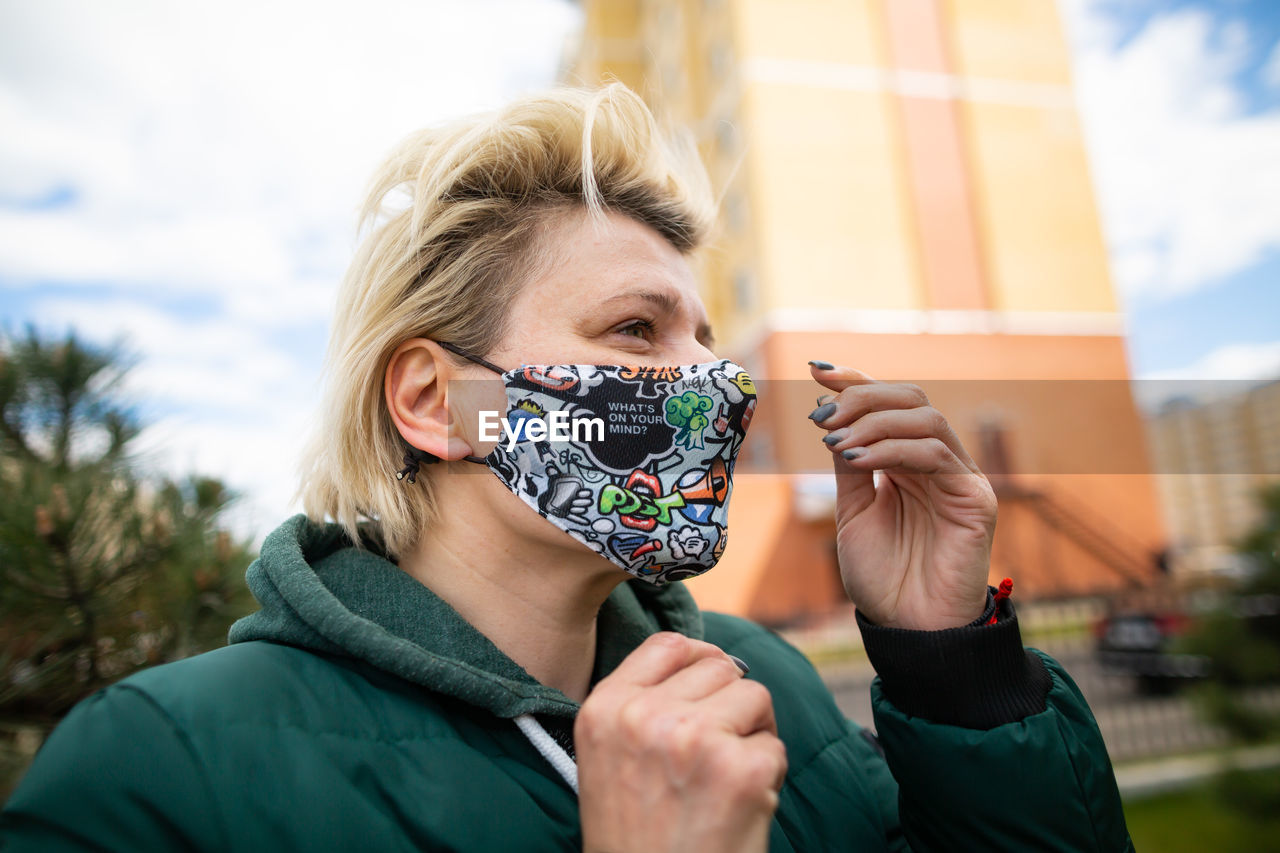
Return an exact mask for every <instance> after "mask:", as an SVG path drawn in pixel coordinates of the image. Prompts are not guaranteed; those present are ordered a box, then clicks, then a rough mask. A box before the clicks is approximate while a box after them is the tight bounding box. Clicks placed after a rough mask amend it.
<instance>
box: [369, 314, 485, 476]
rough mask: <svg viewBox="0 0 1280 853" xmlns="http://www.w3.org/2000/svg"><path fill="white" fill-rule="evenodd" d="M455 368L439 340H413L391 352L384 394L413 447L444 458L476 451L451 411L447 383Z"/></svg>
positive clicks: (457, 456) (403, 433) (400, 430)
mask: <svg viewBox="0 0 1280 853" xmlns="http://www.w3.org/2000/svg"><path fill="white" fill-rule="evenodd" d="M457 378H458V373H457V369H456V368H455V367H454V366H453V364H452V363H451V362H450V361H449V359H448V357H447V355H446V353H445V351H444V349H443V348H442V347H441V346H440V345H439V344H437V343H436V342H435V341H432V340H428V339H426V338H412V339H410V340H407V341H405V342H404V343H402V344H401V345H400V346H399V347H397V348H396V350H395V352H393V353H392V354H391V359H390V361H388V362H387V372H386V376H385V383H384V388H383V391H384V393H385V395H386V399H387V409H388V410H389V411H390V412H391V421H392V423H394V424H395V425H396V429H397V430H398V431H399V432H400V435H401V437H402V438H404V440H405V441H407V442H408V443H409V444H410V445H412V446H413V447H416V448H418V449H419V450H425V451H426V452H427V453H430V454H432V455H433V456H437V457H439V458H440V459H448V460H456V459H461V458H463V457H464V456H468V455H470V454H471V453H472V448H471V445H470V444H469V443H468V442H467V440H466V438H465V437H464V436H463V435H462V434H461V431H460V430H458V429H457V428H456V426H455V424H454V423H453V418H452V416H451V415H450V412H449V391H448V389H449V380H450V379H457Z"/></svg>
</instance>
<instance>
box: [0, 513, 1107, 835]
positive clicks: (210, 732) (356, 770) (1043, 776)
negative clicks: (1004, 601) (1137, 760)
mask: <svg viewBox="0 0 1280 853" xmlns="http://www.w3.org/2000/svg"><path fill="white" fill-rule="evenodd" d="M248 580H249V584H250V587H251V588H252V590H253V592H254V594H255V595H256V596H257V597H258V599H259V601H260V602H261V604H262V608H261V610H260V611H258V612H256V613H254V614H252V615H251V616H248V617H246V618H244V619H242V620H240V621H239V622H237V623H236V624H235V625H234V626H232V628H231V632H230V638H229V639H230V644H229V645H228V646H226V647H225V648H221V649H217V650H215V651H211V652H207V653H205V654H201V655H197V656H196V657H192V658H188V659H186V660H182V661H177V662H175V663H170V664H165V665H163V666H158V667H154V668H152V669H149V670H145V671H143V672H139V673H136V674H134V675H132V676H130V677H128V678H125V679H123V680H122V681H120V682H118V683H116V684H114V685H112V686H110V687H106V688H104V689H102V690H100V691H98V692H96V693H94V694H93V695H92V696H89V697H88V698H86V699H85V700H84V701H82V702H81V703H80V704H79V705H77V706H76V707H75V708H74V709H73V710H72V711H71V713H70V714H69V715H68V716H67V717H66V719H65V720H64V721H63V722H62V723H61V725H59V726H58V728H57V729H56V730H55V731H54V732H53V734H52V735H51V736H50V738H49V740H48V741H47V742H46V743H45V745H44V746H43V747H42V748H41V750H40V751H39V753H38V754H37V756H36V759H35V761H34V763H33V764H32V766H31V768H30V770H29V771H28V772H27V774H26V776H25V777H24V778H23V780H22V782H21V784H20V785H19V787H18V789H17V790H16V791H15V792H14V794H13V796H12V797H11V798H10V800H9V802H8V804H7V805H6V807H5V810H4V812H3V813H2V814H0V847H2V848H3V849H4V850H12V851H15V853H16V851H42V853H44V851H57V850H89V849H94V850H102V849H106V850H119V851H131V852H132V851H153V850H200V851H205V850H208V851H214V850H218V851H221V850H272V851H283V850H379V851H381V850H388V851H390V850H474V851H489V850H493V851H506V850H521V851H524V850H528V851H541V850H548V851H550V850H557V851H564V850H579V849H581V830H580V827H579V821H578V802H577V798H576V796H575V794H574V791H573V790H572V788H570V786H569V784H567V783H566V781H565V780H564V779H562V778H561V775H560V774H558V773H557V771H556V770H555V769H553V767H552V766H551V764H550V763H549V762H548V760H547V759H546V758H544V757H543V754H542V753H540V752H539V750H538V749H537V748H535V746H534V745H533V743H532V741H531V740H530V739H528V738H526V736H525V734H524V733H523V732H522V731H521V729H520V728H519V727H518V726H517V725H515V724H514V723H513V718H515V717H517V716H519V715H523V714H531V715H535V717H536V719H538V720H540V721H541V722H542V723H543V724H544V727H545V729H546V730H549V731H551V732H552V733H555V732H557V731H558V732H559V733H560V735H561V737H563V733H564V732H566V731H571V720H572V718H573V715H574V713H575V712H576V710H577V708H578V705H577V704H576V703H575V702H573V701H571V700H570V699H569V698H568V697H566V696H565V695H563V694H562V693H560V692H558V691H556V690H552V689H549V688H547V687H544V686H542V685H541V684H539V683H538V682H537V681H535V680H534V679H533V678H531V677H530V676H529V675H528V674H527V673H526V672H524V670H522V669H521V668H520V667H518V666H517V665H516V664H515V663H514V662H512V661H511V660H510V659H509V658H508V657H506V656H505V655H504V654H503V653H502V652H500V651H499V650H498V649H497V648H496V647H495V646H494V645H493V644H492V643H491V642H489V640H487V639H486V638H485V637H484V636H483V635H481V634H480V633H479V632H477V631H476V630H475V629H474V628H472V627H471V626H470V625H469V624H468V623H466V622H465V621H464V620H463V619H462V618H461V617H460V616H459V615H458V614H457V613H456V612H455V611H454V610H453V609H452V608H451V607H449V605H447V604H446V603H445V602H444V601H442V600H441V599H439V598H438V597H436V596H435V595H433V594H432V593H431V591H430V590H429V589H427V588H426V587H425V586H423V585H422V584H421V583H419V582H418V581H416V580H414V579H412V578H411V577H410V576H409V575H407V574H406V573H404V572H402V571H400V570H399V569H398V568H397V567H396V566H395V565H394V564H392V563H391V562H388V561H387V560H385V559H383V558H382V557H380V556H378V555H377V554H376V553H372V552H370V551H367V550H359V549H355V548H352V547H351V546H350V543H349V542H348V541H347V540H346V539H344V538H343V536H342V534H341V532H340V530H339V529H337V528H336V527H335V526H332V525H326V526H317V525H313V524H310V523H308V522H307V521H306V519H305V518H304V517H302V516H297V517H294V518H292V519H290V520H289V521H287V522H286V523H285V524H284V525H282V526H281V527H280V528H279V529H277V530H276V531H275V532H274V533H272V534H271V536H270V537H268V539H267V540H266V542H265V543H264V545H263V549H262V556H261V557H260V558H259V559H258V560H257V561H256V562H254V564H253V565H252V566H250V568H249V571H248ZM657 630H673V631H679V632H682V633H684V634H687V635H689V636H693V637H700V638H703V639H705V640H707V641H709V642H712V643H715V644H716V645H718V646H720V647H722V648H723V649H725V651H727V652H730V653H731V654H734V655H737V656H738V657H740V658H742V659H743V660H745V661H746V662H747V663H748V664H749V665H750V667H751V672H750V675H749V677H750V678H754V679H758V680H759V681H761V682H762V683H763V684H765V685H766V686H767V687H768V688H769V689H770V691H771V692H772V695H773V701H774V708H775V711H776V716H777V722H778V731H779V734H780V735H781V737H782V739H783V740H784V741H785V742H786V745H787V758H788V761H789V765H790V767H789V770H788V772H787V778H786V782H785V785H784V787H783V789H782V792H781V797H780V801H779V806H778V811H777V814H776V817H775V819H774V823H773V830H772V834H771V836H770V846H769V849H770V850H771V851H792V850H795V851H825V850H851V851H853V850H857V851H872V850H915V851H926V850H977V851H984V853H987V852H988V851H994V850H1019V851H1025V850H1070V851H1081V850H1091V851H1092V850H1108V851H1110V850H1126V849H1132V846H1131V845H1130V843H1129V840H1128V835H1127V832H1126V829H1125V825H1124V818H1123V815H1122V812H1121V807H1120V799H1119V795H1118V793H1117V790H1116V785H1115V779H1114V776H1113V775H1112V772H1111V766H1110V762H1109V760H1108V758H1107V753H1106V750H1105V748H1104V746H1103V743H1102V740H1101V737H1100V736H1099V733H1098V729H1097V725H1096V724H1095V722H1094V720H1093V716H1092V715H1091V714H1090V712H1089V709H1088V707H1087V706H1086V705H1085V702H1084V699H1083V698H1082V697H1081V695H1080V692H1079V691H1078V690H1077V688H1076V686H1075V685H1074V683H1073V682H1072V681H1071V679H1070V678H1069V677H1068V676H1067V674H1066V673H1065V672H1063V671H1062V669H1061V668H1060V667H1059V666H1058V665H1057V664H1056V663H1055V662H1053V661H1052V660H1051V659H1050V658H1048V657H1047V656H1044V655H1042V654H1039V653H1035V652H1029V651H1027V652H1024V650H1023V649H1022V648H1021V645H1020V641H1019V638H1018V634H1017V622H1016V617H1015V616H1014V615H1013V614H1012V611H1011V609H1002V610H1001V618H1000V621H998V622H997V623H996V624H995V625H992V626H990V627H974V628H964V629H952V630H951V631H943V632H912V631H896V632H895V631H888V630H886V629H882V628H877V627H875V626H869V625H867V624H866V623H865V622H864V623H863V630H864V635H865V636H866V637H867V642H868V650H869V653H870V654H871V656H872V660H873V663H876V665H877V668H878V671H879V675H880V677H879V678H877V680H876V682H875V683H874V684H873V686H872V696H873V701H874V708H875V710H874V715H875V724H876V728H877V729H878V731H879V738H880V742H881V743H882V744H883V755H882V754H881V751H880V747H879V746H878V745H877V743H876V739H875V738H874V737H872V736H870V735H869V733H868V732H866V731H865V730H864V729H862V728H861V727H860V726H858V725H857V724H855V723H852V722H850V721H848V720H846V719H845V717H844V716H843V715H842V714H841V713H840V711H839V710H838V709H837V707H836V705H835V702H834V701H833V699H832V697H831V694H830V692H829V691H828V690H827V688H826V687H825V686H824V685H823V683H822V681H821V680H820V679H819V677H818V674H817V673H816V672H815V671H814V669H813V667H812V666H811V665H810V664H809V663H808V661H807V660H806V659H805V658H804V657H803V656H802V655H801V654H800V653H799V652H798V651H796V650H795V649H794V648H793V647H791V646H790V645H788V644H787V643H786V642H784V641H783V640H782V639H781V638H779V637H778V636H777V635H776V634H774V633H772V632H770V631H768V630H766V629H764V628H761V627H759V626H757V625H754V624H752V623H750V622H746V621H743V620H741V619H737V618H733V617H729V616H725V615H720V614H713V613H700V612H699V611H698V609H697V607H696V606H695V605H694V603H693V601H692V598H691V597H690V595H689V594H688V592H687V591H686V590H685V589H684V588H683V587H682V586H681V585H680V584H678V583H677V584H673V585H671V586H669V587H666V588H662V589H659V588H655V587H652V586H651V585H648V584H645V583H642V582H627V583H623V584H621V585H619V586H618V588H617V589H616V591H615V592H614V593H613V594H612V595H611V596H610V598H609V599H608V601H606V603H605V605H604V606H603V607H602V609H601V611H600V615H599V622H598V635H599V640H598V653H597V661H596V671H595V674H594V677H595V678H597V679H598V678H600V677H603V676H604V675H606V674H608V673H609V672H610V671H611V670H612V669H613V668H614V667H615V666H616V665H617V664H618V663H619V662H620V661H621V660H622V659H623V658H624V657H625V656H626V655H627V654H628V653H629V652H630V651H632V650H633V649H634V648H635V647H636V646H637V645H638V644H639V643H640V642H641V641H642V640H643V639H644V638H645V637H646V636H648V635H649V634H651V633H653V632H654V631H657ZM891 696H892V697H894V699H895V702H891V701H890V698H889V697H891ZM899 702H900V703H901V706H900V704H898V703H899ZM1028 705H1029V706H1030V707H1028ZM903 706H906V707H903ZM922 711H928V714H925V713H921V712H922ZM930 715H932V716H930ZM1005 717H1007V718H1008V719H1003V718H1005ZM1015 717H1016V718H1015ZM948 718H950V719H948ZM566 746H568V747H570V748H571V746H572V745H571V743H567V744H566ZM655 819H657V820H660V819H661V816H660V815H655Z"/></svg>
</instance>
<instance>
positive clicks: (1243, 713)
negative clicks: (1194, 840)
mask: <svg viewBox="0 0 1280 853" xmlns="http://www.w3.org/2000/svg"><path fill="white" fill-rule="evenodd" d="M1259 502H1260V504H1261V507H1262V518H1261V520H1260V521H1259V523H1258V525H1257V526H1256V527H1254V529H1253V530H1252V531H1251V532H1250V533H1249V534H1248V535H1247V536H1245V537H1244V539H1243V540H1241V542H1240V543H1239V545H1238V548H1237V550H1238V551H1239V552H1240V553H1241V554H1243V555H1244V556H1245V558H1246V561H1247V563H1248V565H1249V566H1250V573H1249V576H1248V577H1247V578H1246V579H1245V580H1244V582H1243V583H1242V584H1241V585H1240V587H1239V588H1238V589H1237V590H1236V591H1235V592H1234V593H1233V594H1232V595H1231V596H1230V597H1229V598H1228V599H1227V601H1226V603H1225V604H1224V606H1223V607H1221V608H1219V609H1218V610H1217V611H1215V612H1213V613H1211V614H1209V615H1208V617H1207V618H1205V619H1204V620H1202V621H1201V623H1200V625H1199V627H1198V629H1197V630H1196V631H1195V633H1194V634H1192V635H1191V636H1190V637H1189V638H1188V647H1189V650H1190V651H1192V652H1194V653H1197V654H1202V655H1206V656H1208V658H1209V659H1210V661H1211V670H1210V671H1211V675H1212V678H1211V679H1210V680H1209V681H1208V682H1207V683H1205V684H1203V685H1200V686H1199V688H1198V689H1197V691H1196V698H1197V701H1198V704H1199V706H1200V708H1201V710H1202V713H1203V714H1204V715H1205V717H1207V718H1208V719H1209V720H1210V721H1211V722H1213V723H1216V724H1217V725H1219V726H1221V727H1222V728H1223V729H1225V730H1226V731H1227V733H1228V735H1229V736H1230V737H1231V740H1232V742H1233V743H1236V744H1253V743H1259V742H1261V741H1265V740H1270V739H1274V738H1277V737H1280V713H1277V712H1275V711H1268V710H1265V709H1264V708H1263V707H1261V706H1260V705H1259V703H1257V702H1249V701H1247V699H1246V697H1247V696H1248V694H1249V693H1250V692H1251V690H1252V689H1254V688H1257V687H1259V686H1260V685H1270V684H1274V683H1276V682H1280V483H1278V484H1275V485H1272V486H1271V487H1269V488H1266V489H1264V490H1263V491H1262V492H1260V493H1259ZM1271 689H1274V688H1271ZM1260 778H1261V779H1262V780H1263V781H1262V782H1259V779H1260ZM1218 794H1219V797H1220V799H1221V800H1222V802H1223V803H1224V805H1226V806H1227V807H1228V808H1231V809H1233V810H1234V811H1236V812H1238V813H1240V814H1242V815H1244V816H1246V817H1248V818H1250V819H1253V820H1255V821H1266V820H1274V817H1275V815H1276V814H1280V775H1268V776H1265V777H1259V776H1258V774H1256V773H1254V774H1250V773H1245V772H1243V771H1241V770H1239V769H1231V768H1229V769H1227V770H1226V771H1225V772H1224V773H1223V774H1222V776H1221V777H1220V778H1219V780H1218Z"/></svg>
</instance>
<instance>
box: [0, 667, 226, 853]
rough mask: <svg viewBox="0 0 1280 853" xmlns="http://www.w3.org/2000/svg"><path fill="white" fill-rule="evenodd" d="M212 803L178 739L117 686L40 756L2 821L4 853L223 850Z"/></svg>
mask: <svg viewBox="0 0 1280 853" xmlns="http://www.w3.org/2000/svg"><path fill="white" fill-rule="evenodd" d="M215 802H216V801H215V799H214V793H213V791H212V789H211V787H210V785H209V782H208V779H207V778H206V776H205V772H204V769H203V768H202V766H201V763H200V761H199V759H198V757H197V756H196V754H195V752H194V751H193V750H192V747H191V744H190V742H189V741H188V739H187V737H186V735H185V734H184V733H183V732H182V730H181V729H180V728H179V727H178V726H177V725H176V724H175V723H174V721H173V720H172V718H170V717H169V715H168V714H166V713H165V711H164V709H163V708H161V707H160V706H159V705H158V704H156V702H155V701H154V700H153V699H152V698H151V697H150V696H148V695H147V694H146V693H145V692H143V691H141V690H139V689H137V688H135V687H132V686H129V685H124V684H117V685H113V686H111V687H107V688H104V689H102V690H99V691H98V692H96V693H94V694H92V695H90V696H88V697H87V698H85V699H84V700H83V701H81V702H80V703H79V704H78V705H76V706H75V707H74V708H72V710H71V712H70V713H69V714H68V715H67V716H66V718H65V719H63V721H62V722H61V723H60V724H59V725H58V726H57V728H55V729H54V731H53V733H52V734H51V735H50V736H49V739H48V740H47V741H45V743H44V744H43V745H42V746H41V747H40V750H39V751H38V752H37V753H36V757H35V760H34V761H33V762H32V764H31V766H30V767H29V768H28V769H27V772H26V774H25V775H24V776H23V778H22V781H21V782H20V783H19V784H18V787H17V789H16V790H15V791H14V792H13V794H12V795H11V796H10V797H9V800H8V802H7V803H6V804H5V808H4V811H3V812H0V849H3V850H4V851H6V853H26V851H40V853H53V852H54V851H87V850H113V851H138V850H157V851H163V850H214V849H224V848H225V839H224V836H223V833H222V826H221V822H220V821H219V819H218V818H217V815H216V807H215Z"/></svg>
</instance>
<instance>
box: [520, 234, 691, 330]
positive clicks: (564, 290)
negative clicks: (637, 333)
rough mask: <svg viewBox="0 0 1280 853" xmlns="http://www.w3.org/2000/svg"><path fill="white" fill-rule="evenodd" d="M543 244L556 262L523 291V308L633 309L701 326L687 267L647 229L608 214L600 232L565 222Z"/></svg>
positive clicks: (663, 240) (673, 249) (680, 258)
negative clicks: (689, 318)
mask: <svg viewBox="0 0 1280 853" xmlns="http://www.w3.org/2000/svg"><path fill="white" fill-rule="evenodd" d="M544 239H545V240H547V241H549V242H550V244H551V245H550V246H548V248H550V249H551V251H552V252H553V254H554V256H555V257H556V259H557V260H556V262H555V263H553V264H551V265H550V267H549V268H548V269H546V270H545V271H543V273H542V274H541V275H540V276H537V277H535V278H534V279H533V280H532V281H531V282H530V283H529V285H528V286H527V287H526V288H525V291H524V293H523V294H522V297H523V299H522V301H524V302H526V303H527V304H526V305H525V306H524V307H526V308H532V309H533V310H556V311H563V312H566V313H569V314H579V313H581V312H582V311H584V310H585V311H590V312H594V311H598V310H604V309H609V308H619V309H621V308H624V307H626V303H636V304H637V305H645V306H647V307H648V308H649V310H651V311H661V312H663V313H668V314H673V315H678V314H683V313H686V312H691V313H692V316H693V318H695V319H696V320H697V321H699V322H701V321H703V320H705V310H704V309H703V306H702V300H701V297H700V296H699V294H698V285H697V280H696V278H695V276H694V273H693V269H692V267H691V266H690V265H689V262H688V261H687V260H686V259H685V257H684V256H683V255H681V254H680V252H679V251H678V250H677V249H676V248H675V247H674V246H672V245H671V244H670V243H669V242H667V240H666V239H665V238H663V237H662V236H661V235H660V234H659V233H658V232H657V231H655V230H654V229H653V228H651V227H649V226H648V225H645V224H643V223H641V222H637V221H636V220H634V219H632V218H630V217H628V216H624V215H622V214H617V213H612V212H610V213H606V214H605V219H604V221H603V222H602V223H601V224H600V225H599V226H593V224H592V223H591V221H590V220H588V219H587V218H586V217H574V218H572V219H569V220H567V221H564V222H563V223H561V224H557V225H556V226H554V227H552V228H550V229H548V231H547V232H546V234H545V236H544Z"/></svg>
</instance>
